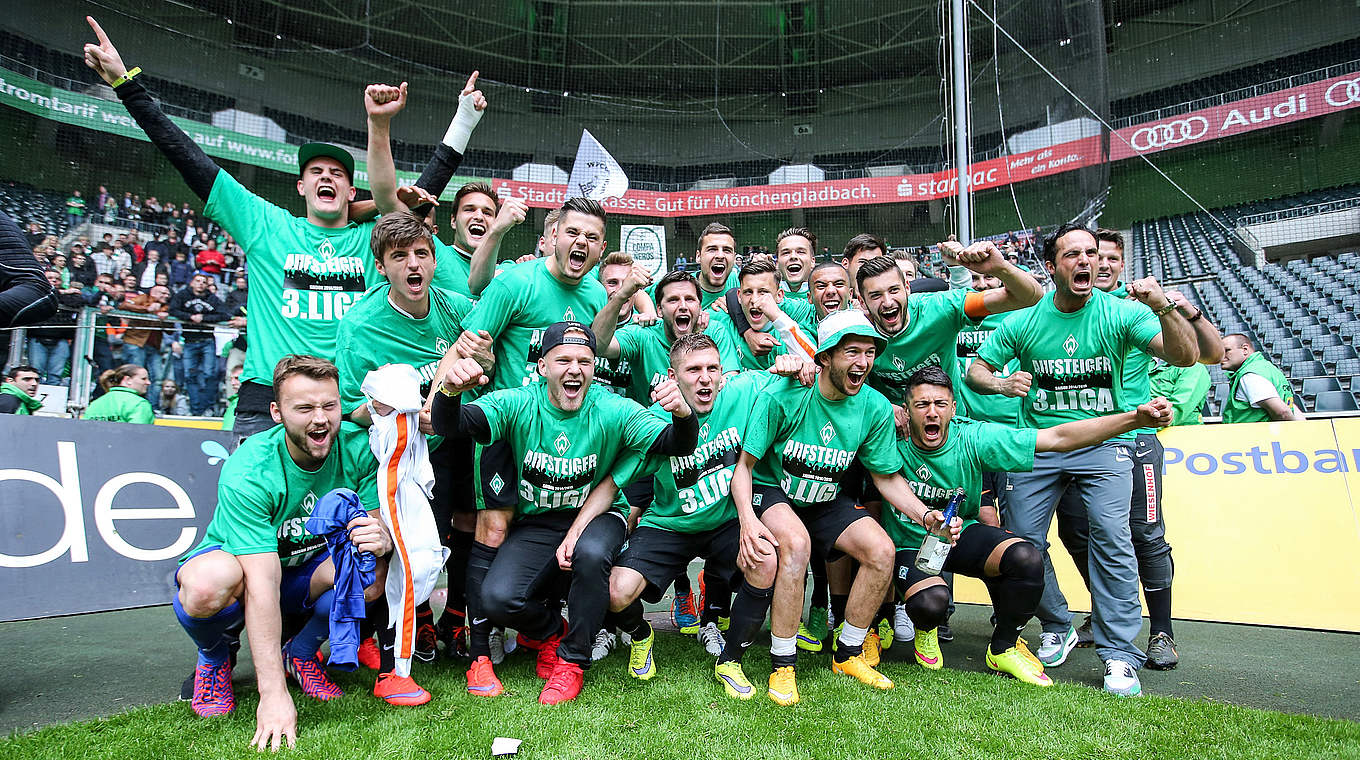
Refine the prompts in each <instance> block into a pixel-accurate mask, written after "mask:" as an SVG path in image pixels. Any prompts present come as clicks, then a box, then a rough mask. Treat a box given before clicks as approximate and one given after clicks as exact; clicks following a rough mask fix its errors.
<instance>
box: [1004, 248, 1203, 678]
mask: <svg viewBox="0 0 1360 760" xmlns="http://www.w3.org/2000/svg"><path fill="white" fill-rule="evenodd" d="M1096 244H1097V249H1098V252H1097V261H1096V279H1095V287H1096V289H1097V290H1103V291H1105V292H1107V293H1110V294H1111V295H1116V296H1118V297H1120V298H1125V297H1127V292H1126V289H1125V288H1124V287H1123V286H1122V285H1120V284H1119V283H1120V280H1121V279H1122V277H1123V274H1124V236H1123V234H1122V233H1120V232H1119V231H1118V230H1108V229H1098V230H1096ZM1166 297H1167V298H1168V299H1169V300H1171V301H1173V302H1175V303H1177V304H1178V305H1179V306H1180V310H1181V314H1182V315H1183V316H1185V317H1186V320H1187V321H1188V322H1189V323H1190V326H1191V327H1192V328H1193V329H1194V331H1195V338H1196V342H1197V343H1198V345H1199V352H1200V361H1199V362H1197V363H1196V364H1194V365H1193V366H1191V367H1175V368H1174V369H1175V370H1176V371H1177V372H1187V373H1189V372H1193V371H1195V369H1196V368H1198V369H1199V371H1200V372H1202V373H1203V379H1204V384H1205V389H1206V391H1207V389H1208V385H1209V371H1208V370H1207V369H1205V368H1204V366H1203V363H1205V362H1214V361H1217V360H1218V359H1219V358H1220V354H1221V350H1222V348H1221V347H1222V342H1223V339H1222V338H1221V337H1219V333H1218V328H1216V327H1214V325H1213V324H1212V323H1211V322H1210V321H1209V320H1207V319H1205V318H1204V314H1203V312H1201V311H1200V310H1198V309H1195V310H1194V312H1193V313H1191V311H1190V309H1191V308H1193V307H1189V306H1187V305H1186V304H1187V303H1188V302H1187V300H1186V298H1185V296H1184V295H1183V294H1181V293H1180V292H1179V291H1174V290H1173V291H1167V293H1166ZM1154 361H1155V362H1159V363H1160V364H1162V365H1163V366H1165V367H1171V366H1172V365H1170V364H1167V363H1166V362H1165V361H1162V360H1161V359H1156V358H1154V357H1151V356H1149V355H1148V354H1147V353H1146V352H1144V351H1137V350H1135V351H1132V352H1130V354H1129V357H1128V359H1127V360H1126V361H1125V363H1124V386H1125V387H1126V388H1127V389H1128V392H1129V394H1130V399H1131V400H1132V402H1134V403H1139V402H1141V401H1144V400H1147V399H1149V398H1152V396H1153V394H1152V389H1151V382H1152V376H1151V371H1152V362H1154ZM984 398H985V397H984ZM1203 402H1204V398H1203V396H1201V397H1200V400H1199V403H1201V404H1202V403H1203ZM1195 414H1196V416H1198V414H1199V410H1198V407H1196V410H1195ZM1164 456H1165V453H1164V451H1163V448H1162V442H1161V440H1159V439H1158V437H1157V431H1156V430H1153V429H1151V428H1147V429H1144V430H1136V431H1134V439H1133V452H1132V460H1133V461H1132V462H1131V463H1130V464H1131V469H1132V471H1133V495H1132V497H1131V499H1132V501H1131V503H1130V505H1129V530H1130V532H1131V533H1132V534H1133V553H1134V555H1135V556H1136V557H1137V558H1138V578H1139V580H1140V581H1141V582H1142V585H1143V598H1144V599H1146V600H1147V606H1148V610H1147V611H1148V648H1147V662H1146V665H1147V666H1148V667H1149V668H1152V669H1153V670H1171V669H1172V668H1174V667H1176V665H1177V664H1178V663H1179V661H1180V654H1179V653H1178V652H1177V651H1176V641H1175V637H1174V631H1173V630H1172V624H1171V586H1172V582H1173V580H1174V577H1175V561H1174V560H1173V559H1172V555H1171V545H1170V544H1169V543H1167V540H1166V519H1165V515H1164V514H1163V512H1162V471H1163V470H1164V469H1165V467H1164V465H1163V461H1162V460H1163V458H1164ZM1057 517H1058V538H1059V539H1060V540H1061V541H1062V542H1063V545H1064V546H1065V547H1066V548H1067V551H1068V553H1069V554H1071V555H1072V561H1073V562H1074V563H1075V564H1076V566H1077V570H1078V571H1080V573H1081V577H1082V580H1083V581H1085V582H1086V586H1087V588H1090V586H1091V581H1090V564H1089V562H1088V557H1087V555H1088V554H1089V544H1090V527H1089V525H1088V522H1087V519H1086V507H1085V505H1084V504H1083V503H1082V501H1081V498H1080V496H1079V495H1078V493H1077V491H1076V489H1069V490H1068V491H1067V492H1065V493H1064V494H1063V496H1062V498H1061V499H1060V500H1059V501H1058V508H1057ZM1091 625H1092V623H1091V619H1090V617H1089V616H1088V617H1087V620H1086V622H1085V623H1084V624H1082V625H1081V626H1080V627H1079V628H1077V646H1090V645H1091V644H1093V643H1094V642H1095V636H1094V634H1093V633H1092V630H1091Z"/></svg>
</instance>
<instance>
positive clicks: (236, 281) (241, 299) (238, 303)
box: [226, 274, 249, 327]
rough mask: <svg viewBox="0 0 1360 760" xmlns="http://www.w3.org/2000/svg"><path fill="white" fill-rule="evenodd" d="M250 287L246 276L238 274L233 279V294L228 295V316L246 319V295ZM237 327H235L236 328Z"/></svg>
mask: <svg viewBox="0 0 1360 760" xmlns="http://www.w3.org/2000/svg"><path fill="white" fill-rule="evenodd" d="M248 288H249V285H248V283H247V282H246V276H245V275H243V274H238V275H236V277H234V278H232V281H231V292H230V293H228V294H227V305H226V311H227V315H228V316H230V317H232V318H236V317H244V316H245V314H246V294H247V293H248V292H249V290H248ZM234 326H235V325H233V327H234Z"/></svg>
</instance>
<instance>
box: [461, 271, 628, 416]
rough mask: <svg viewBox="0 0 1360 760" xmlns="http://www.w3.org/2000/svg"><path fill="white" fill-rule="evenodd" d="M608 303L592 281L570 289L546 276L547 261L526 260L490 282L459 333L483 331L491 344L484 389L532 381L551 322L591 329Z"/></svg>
mask: <svg viewBox="0 0 1360 760" xmlns="http://www.w3.org/2000/svg"><path fill="white" fill-rule="evenodd" d="M608 300H609V296H608V294H607V293H606V292H605V289H604V286H603V285H601V284H600V282H599V280H596V279H595V278H594V277H584V278H582V279H581V282H580V283H579V284H578V285H575V286H571V285H565V284H563V283H562V282H560V281H558V279H557V278H555V277H553V276H552V273H550V272H549V271H548V259H535V260H533V261H527V262H525V263H524V264H523V265H520V266H516V267H515V268H513V269H510V270H508V271H506V272H505V273H504V274H502V275H501V276H499V277H496V278H495V279H493V280H492V281H491V284H489V285H487V286H486V290H484V291H482V297H481V300H479V301H477V305H476V306H474V307H473V308H472V311H471V312H470V313H469V314H468V315H467V317H466V318H465V319H464V320H463V329H464V330H471V331H473V332H476V331H478V330H485V331H486V332H487V334H489V335H490V336H491V337H492V339H493V340H495V342H496V343H495V349H494V351H495V355H496V370H495V376H494V377H493V378H492V379H491V383H490V385H489V386H488V387H487V388H486V389H485V390H486V391H487V392H489V391H495V390H499V389H502V388H518V387H519V386H521V385H527V384H529V383H531V382H533V380H534V378H536V377H538V359H539V355H540V353H541V351H542V345H543V331H544V330H546V329H547V328H548V326H549V325H551V324H553V323H556V322H563V321H577V322H584V323H586V324H590V322H591V320H593V319H594V318H595V315H596V314H597V313H598V312H599V311H600V309H603V308H604V305H605V302H606V301H608Z"/></svg>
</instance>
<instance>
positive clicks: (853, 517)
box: [751, 486, 874, 562]
mask: <svg viewBox="0 0 1360 760" xmlns="http://www.w3.org/2000/svg"><path fill="white" fill-rule="evenodd" d="M752 492H753V493H752V499H751V501H752V502H754V503H753V504H752V506H753V507H754V508H755V512H756V516H757V517H760V516H761V515H763V514H765V510H767V509H769V508H770V507H772V506H774V505H776V504H788V505H789V507H790V508H791V509H793V513H794V514H795V515H798V519H799V520H802V521H803V526H804V527H806V528H807V532H808V536H809V537H810V538H811V539H812V551H813V552H814V553H815V554H819V555H820V556H823V557H826V561H827V562H834V561H835V560H838V559H840V558H841V557H842V556H843V555H844V554H845V553H844V552H842V551H840V550H838V549H836V541H837V540H838V539H839V538H840V537H841V534H842V533H844V532H845V530H846V528H849V527H850V526H851V525H853V524H854V523H856V522H858V521H859V520H872V519H874V517H873V515H871V514H869V511H868V510H866V509H865V508H864V507H863V505H861V504H858V503H856V502H855V500H854V499H851V498H850V497H848V496H846V495H845V494H841V495H840V496H837V497H836V498H834V499H832V500H831V501H824V502H822V503H820V504H814V505H812V506H808V507H795V506H793V503H792V502H790V501H789V497H788V494H786V493H784V489H782V488H772V487H769V486H754V487H753V488H752Z"/></svg>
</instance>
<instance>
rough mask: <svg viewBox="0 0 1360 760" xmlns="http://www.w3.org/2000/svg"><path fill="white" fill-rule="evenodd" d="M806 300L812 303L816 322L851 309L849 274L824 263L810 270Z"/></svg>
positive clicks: (851, 293) (836, 265) (827, 262)
mask: <svg viewBox="0 0 1360 760" xmlns="http://www.w3.org/2000/svg"><path fill="white" fill-rule="evenodd" d="M808 300H809V301H810V302H811V303H812V306H813V309H814V310H815V312H814V318H815V319H816V321H817V322H821V321H822V320H823V319H826V315H828V314H830V313H831V312H834V311H840V310H841V309H849V308H851V307H853V306H854V305H855V304H854V295H853V291H852V290H851V288H850V273H849V272H847V271H845V267H843V266H841V265H840V264H837V263H835V262H831V261H825V262H822V263H821V264H818V265H817V266H816V267H813V269H812V275H811V276H810V277H809V278H808Z"/></svg>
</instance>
